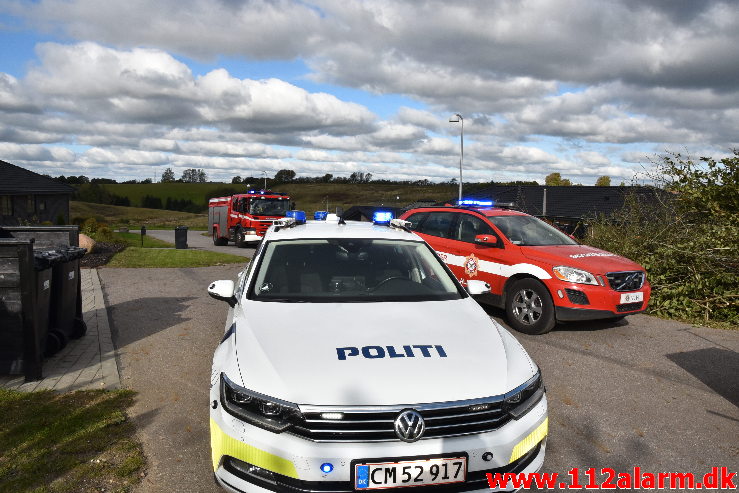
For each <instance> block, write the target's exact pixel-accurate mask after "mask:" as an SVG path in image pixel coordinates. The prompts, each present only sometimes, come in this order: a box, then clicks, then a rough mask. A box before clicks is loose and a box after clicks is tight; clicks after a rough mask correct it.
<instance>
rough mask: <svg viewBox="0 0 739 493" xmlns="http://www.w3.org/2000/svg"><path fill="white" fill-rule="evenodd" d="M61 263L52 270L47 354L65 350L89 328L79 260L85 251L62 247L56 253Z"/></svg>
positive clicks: (56, 264)
mask: <svg viewBox="0 0 739 493" xmlns="http://www.w3.org/2000/svg"><path fill="white" fill-rule="evenodd" d="M55 253H57V254H59V255H61V257H62V258H61V259H60V261H58V262H56V263H55V264H54V265H53V267H52V279H51V289H52V292H51V310H50V319H49V337H48V338H47V351H46V355H47V356H50V355H51V354H54V353H55V352H56V351H58V350H60V349H62V348H64V346H66V345H67V341H68V340H69V339H70V338H72V339H77V338H79V337H82V336H83V335H85V333H86V332H87V325H86V324H85V321H84V320H83V318H82V292H81V291H82V284H81V283H80V258H82V256H83V255H84V254H85V249H84V248H80V247H74V246H70V247H63V248H60V249H58V250H56V251H55Z"/></svg>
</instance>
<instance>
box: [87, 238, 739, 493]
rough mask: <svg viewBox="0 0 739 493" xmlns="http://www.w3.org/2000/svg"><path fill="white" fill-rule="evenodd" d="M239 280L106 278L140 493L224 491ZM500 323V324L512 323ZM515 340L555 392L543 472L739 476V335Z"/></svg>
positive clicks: (590, 330)
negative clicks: (142, 463) (225, 405)
mask: <svg viewBox="0 0 739 493" xmlns="http://www.w3.org/2000/svg"><path fill="white" fill-rule="evenodd" d="M193 234H194V232H191V233H190V236H192V235H193ZM198 234H199V233H198ZM202 238H203V239H205V240H208V241H210V240H209V238H207V237H202ZM216 248H224V249H226V250H228V252H229V253H231V250H239V249H236V248H233V247H216ZM241 251H244V252H245V251H246V250H241ZM240 268H241V266H239V265H231V266H219V267H208V268H199V269H106V268H104V269H100V270H99V274H100V279H101V282H102V286H103V291H104V294H105V301H106V305H107V307H108V312H109V315H110V323H111V328H112V331H113V338H114V342H115V343H116V347H117V348H118V356H119V363H120V368H121V382H122V385H123V386H124V387H128V388H132V389H133V390H135V391H137V392H138V399H137V403H136V405H135V406H134V408H133V409H132V413H133V416H132V417H133V419H134V420H135V421H136V423H137V425H138V427H139V430H140V433H141V438H142V440H143V442H144V446H145V449H146V453H147V456H148V457H149V460H150V464H149V469H148V475H147V477H146V478H145V479H144V482H143V483H142V485H141V488H140V489H139V491H141V492H159V491H172V490H177V491H188V492H189V491H192V492H208V491H213V492H216V491H220V490H219V489H218V488H217V487H216V486H215V485H214V483H213V479H212V468H211V464H210V446H209V429H208V385H209V377H210V365H211V357H212V354H213V350H214V349H215V347H216V345H217V344H218V343H219V341H220V338H221V336H222V333H223V328H224V327H223V326H224V324H225V320H226V309H227V305H226V304H225V303H222V302H218V301H215V300H213V299H211V298H210V297H208V295H207V294H206V287H207V286H208V284H209V283H210V282H211V281H213V280H217V279H233V278H235V276H236V274H237V272H238V271H239V269H240ZM489 313H490V315H491V316H492V317H493V318H494V319H496V320H499V321H502V320H501V318H500V316H501V315H502V313H501V312H499V311H497V310H492V309H491V310H489ZM275 318H276V319H279V314H275ZM276 330H279V324H277V325H276ZM450 330H453V328H450ZM515 335H516V336H517V337H518V339H519V341H521V344H522V345H523V346H524V347H525V348H526V349H527V350H528V351H529V353H530V354H531V355H532V356H533V358H534V359H535V360H536V361H537V362H538V363H539V365H540V366H541V368H542V372H543V375H544V381H545V384H546V386H547V390H548V396H549V405H550V411H549V412H550V435H549V442H548V450H547V458H546V462H545V467H544V470H545V471H550V472H557V473H560V474H566V473H567V471H569V470H570V469H572V468H573V467H579V468H588V467H595V468H602V467H611V468H613V469H615V470H616V471H617V472H622V471H623V472H628V471H630V470H631V469H632V468H633V467H634V466H639V467H641V469H642V470H643V471H649V472H655V473H656V472H663V471H674V472H694V473H699V474H703V473H705V472H708V471H710V468H711V467H712V466H727V467H729V468H730V469H731V470H734V471H736V470H737V469H738V468H739V446H738V445H737V437H738V436H739V407H738V406H739V377H737V375H739V331H722V330H714V329H707V328H697V327H692V326H690V325H686V324H682V323H678V322H671V321H664V320H660V319H657V318H654V317H648V316H643V315H637V316H634V317H629V318H627V319H626V320H624V321H621V322H617V323H610V324H607V323H601V322H587V323H578V324H569V325H563V326H559V327H558V328H557V329H555V330H554V331H553V332H551V333H549V334H546V335H543V336H525V335H522V334H519V333H515ZM328 342H329V343H330V341H328ZM480 371H485V369H484V368H480ZM415 378H423V376H422V375H418V376H416V377H415ZM490 378H495V375H490Z"/></svg>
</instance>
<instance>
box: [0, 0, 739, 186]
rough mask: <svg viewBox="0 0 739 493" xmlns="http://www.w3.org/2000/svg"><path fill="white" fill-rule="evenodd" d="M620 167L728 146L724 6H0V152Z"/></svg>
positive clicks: (737, 117)
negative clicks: (451, 119) (458, 117)
mask: <svg viewBox="0 0 739 493" xmlns="http://www.w3.org/2000/svg"><path fill="white" fill-rule="evenodd" d="M455 113H460V114H461V115H462V116H463V117H464V150H465V155H464V177H465V181H467V180H470V181H490V180H496V181H508V180H517V179H526V180H532V179H533V180H538V181H540V182H542V181H543V178H544V176H545V175H547V174H548V173H551V172H554V171H558V172H560V173H562V175H563V176H564V177H568V178H570V179H572V181H573V182H576V183H583V184H592V183H594V182H595V179H596V178H597V177H598V176H600V175H610V176H611V177H612V178H613V180H614V182H615V184H617V183H618V182H620V181H621V180H624V181H627V182H628V181H629V180H630V179H631V178H632V177H633V176H634V174H635V173H638V172H640V171H642V170H643V169H644V168H645V167H648V166H649V165H650V158H653V157H654V156H655V155H657V154H660V153H663V152H665V151H667V150H671V151H678V152H683V153H688V154H691V155H695V156H701V155H710V156H714V157H722V156H725V155H728V154H729V152H730V150H731V149H732V148H737V147H739V3H738V2H737V1H736V0H727V1H718V0H716V1H714V0H651V1H650V0H480V1H466V0H454V1H451V0H363V1H349V0H315V1H314V0H294V1H292V0H157V1H156V2H152V1H150V0H126V1H117V0H37V1H24V0H0V159H2V160H5V161H9V162H12V163H15V164H18V165H21V166H24V167H26V168H29V169H32V170H34V171H38V172H42V173H48V174H51V175H54V176H56V175H59V174H65V175H69V174H75V175H76V174H85V175H87V176H90V177H111V178H117V179H131V178H138V179H141V178H147V177H150V178H155V177H156V178H157V179H158V177H159V176H161V173H162V171H163V170H164V169H165V168H166V167H171V168H173V169H174V170H175V172H176V173H177V174H178V176H179V174H180V173H181V171H182V170H184V169H186V168H203V169H205V171H206V172H207V174H208V177H209V178H210V179H211V180H213V181H230V179H231V177H233V176H234V175H261V174H262V171H266V172H267V173H268V175H269V176H272V175H274V173H275V171H277V170H279V169H283V168H289V169H294V170H295V171H296V172H297V173H298V174H299V175H307V176H316V175H323V174H325V173H332V174H334V175H337V176H346V175H348V174H350V173H351V172H353V171H363V172H370V173H372V174H373V176H375V177H376V178H394V179H413V180H417V179H423V178H427V179H430V180H432V181H447V180H450V179H452V178H454V177H456V176H458V173H459V171H458V166H459V147H460V146H459V143H460V142H459V140H460V130H461V128H460V127H461V126H460V124H459V123H450V122H449V117H450V116H451V115H452V114H455Z"/></svg>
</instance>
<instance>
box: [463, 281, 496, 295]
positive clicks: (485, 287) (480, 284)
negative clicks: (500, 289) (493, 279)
mask: <svg viewBox="0 0 739 493" xmlns="http://www.w3.org/2000/svg"><path fill="white" fill-rule="evenodd" d="M467 292H468V293H470V294H471V295H473V296H475V295H478V294H485V293H489V292H490V284H488V283H486V282H485V281H467Z"/></svg>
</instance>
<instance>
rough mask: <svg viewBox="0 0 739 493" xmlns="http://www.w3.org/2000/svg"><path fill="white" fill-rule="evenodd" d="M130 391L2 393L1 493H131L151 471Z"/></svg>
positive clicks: (0, 436) (0, 440) (0, 401)
mask: <svg viewBox="0 0 739 493" xmlns="http://www.w3.org/2000/svg"><path fill="white" fill-rule="evenodd" d="M133 399H134V393H133V392H131V391H129V390H117V391H112V392H108V391H102V390H91V391H79V392H71V393H63V394H57V393H54V392H51V391H43V392H17V391H12V390H6V389H1V388H0V416H2V417H3V418H2V420H1V421H0V491H7V492H11V491H12V492H18V493H20V492H39V493H40V492H44V493H72V492H82V491H91V492H92V491H95V492H98V491H109V492H121V493H123V492H129V491H131V490H132V489H133V487H134V486H135V485H136V484H137V483H138V482H139V481H140V474H141V473H142V471H143V469H144V466H145V459H144V454H143V450H142V447H141V444H140V443H139V442H138V441H137V439H136V436H135V429H134V426H133V423H131V422H130V421H128V418H127V417H126V409H127V408H129V407H130V406H131V405H132V404H133Z"/></svg>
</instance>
